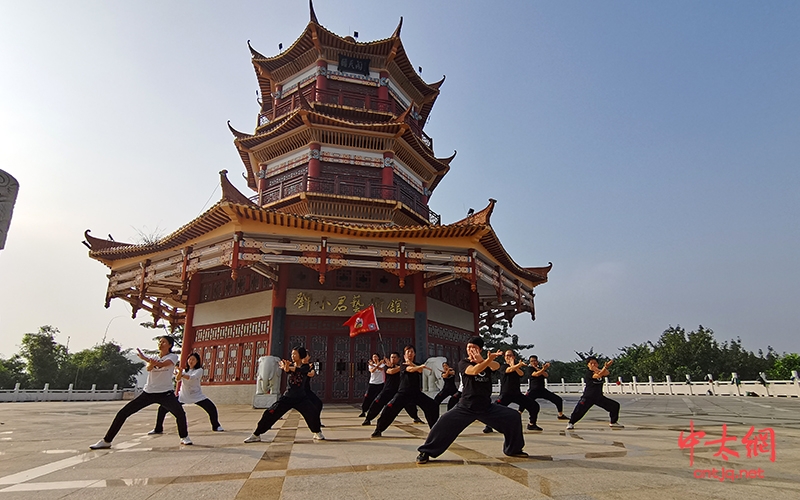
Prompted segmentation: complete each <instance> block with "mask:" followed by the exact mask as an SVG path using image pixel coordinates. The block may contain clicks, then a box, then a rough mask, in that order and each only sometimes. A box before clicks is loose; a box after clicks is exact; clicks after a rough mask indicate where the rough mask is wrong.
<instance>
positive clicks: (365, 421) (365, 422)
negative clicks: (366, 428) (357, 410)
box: [361, 420, 372, 425]
mask: <svg viewBox="0 0 800 500" xmlns="http://www.w3.org/2000/svg"><path fill="white" fill-rule="evenodd" d="M361 425H372V422H370V421H369V420H364V421H363V422H361Z"/></svg>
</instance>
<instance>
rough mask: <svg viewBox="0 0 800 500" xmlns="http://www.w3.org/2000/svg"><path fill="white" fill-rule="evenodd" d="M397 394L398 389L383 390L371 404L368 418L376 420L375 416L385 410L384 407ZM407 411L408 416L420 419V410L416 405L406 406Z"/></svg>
mask: <svg viewBox="0 0 800 500" xmlns="http://www.w3.org/2000/svg"><path fill="white" fill-rule="evenodd" d="M395 394H397V391H396V390H395V391H387V390H386V389H384V390H382V391H381V393H380V394H378V396H377V397H376V398H375V400H374V401H372V404H371V405H369V410H368V411H367V420H375V417H377V416H378V413H380V412H381V410H383V407H384V406H386V404H387V403H388V402H389V401H391V400H392V398H393V397H394V396H395ZM406 413H408V416H409V417H411V418H412V419H413V420H419V412H417V407H416V406H415V405H408V406H406Z"/></svg>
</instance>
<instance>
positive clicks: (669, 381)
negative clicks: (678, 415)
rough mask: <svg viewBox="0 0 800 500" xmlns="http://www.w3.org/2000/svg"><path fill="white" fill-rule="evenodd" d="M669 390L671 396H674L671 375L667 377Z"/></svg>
mask: <svg viewBox="0 0 800 500" xmlns="http://www.w3.org/2000/svg"><path fill="white" fill-rule="evenodd" d="M667 390H668V391H669V395H670V396H674V394H673V393H672V377H670V376H669V375H667Z"/></svg>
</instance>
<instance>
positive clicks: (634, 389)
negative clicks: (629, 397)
mask: <svg viewBox="0 0 800 500" xmlns="http://www.w3.org/2000/svg"><path fill="white" fill-rule="evenodd" d="M631 380H633V382H632V384H633V393H634V394H639V387H638V386H637V385H636V384H637V383H638V381H637V380H636V375H634V376H633V377H631Z"/></svg>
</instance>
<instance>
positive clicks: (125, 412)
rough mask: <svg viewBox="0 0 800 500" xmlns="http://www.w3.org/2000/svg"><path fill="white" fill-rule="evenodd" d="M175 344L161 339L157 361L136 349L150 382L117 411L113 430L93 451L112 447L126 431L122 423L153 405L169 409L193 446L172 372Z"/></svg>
mask: <svg viewBox="0 0 800 500" xmlns="http://www.w3.org/2000/svg"><path fill="white" fill-rule="evenodd" d="M174 344H175V339H173V338H172V337H168V336H166V335H165V336H163V337H158V357H157V358H150V357H147V356H145V355H144V353H143V352H142V351H141V350H140V349H137V350H136V353H137V356H139V359H141V360H142V361H144V362H146V363H147V383H146V384H145V385H144V391H143V392H142V393H141V394H139V395H138V396H136V397H135V398H134V399H132V400H131V401H130V402H129V403H128V404H126V405H125V406H123V407H122V409H121V410H120V411H118V412H117V416H116V417H114V421H113V422H111V427H109V428H108V431H107V432H106V435H105V437H103V439H101V440H100V441H98V442H96V443H95V444H93V445H91V446H89V448H91V449H93V450H102V449H104V448H111V441H113V440H114V437H116V435H117V433H119V431H120V429H122V424H124V423H125V420H126V419H127V418H128V417H130V416H131V415H133V414H134V413H136V412H138V411H139V410H141V409H143V408H146V407H148V406H150V405H153V404H159V405H161V406H163V407H164V408H166V409H167V411H169V412H170V413H172V415H173V416H174V417H175V420H177V421H178V435H179V436H180V438H181V444H192V440H191V439H189V431H188V429H187V427H186V413H185V412H184V411H183V406H181V404H180V403H179V402H178V398H177V397H176V396H175V389H174V387H173V386H172V373H173V372H174V371H175V367H176V366H177V364H178V355H177V354H175V353H174V352H172V346H173V345H174Z"/></svg>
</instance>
